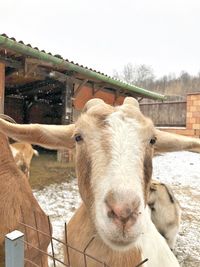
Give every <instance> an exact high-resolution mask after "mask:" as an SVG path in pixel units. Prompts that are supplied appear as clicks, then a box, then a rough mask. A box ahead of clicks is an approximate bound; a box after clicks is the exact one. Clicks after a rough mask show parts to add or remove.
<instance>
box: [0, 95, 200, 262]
mask: <svg viewBox="0 0 200 267" xmlns="http://www.w3.org/2000/svg"><path fill="white" fill-rule="evenodd" d="M0 131H1V132H3V133H5V134H6V135H8V136H10V137H12V138H14V139H17V140H23V141H26V142H30V143H32V144H37V145H41V146H44V147H47V148H51V149H60V148H61V149H62V148H73V147H74V145H75V143H76V171H77V177H78V185H79V191H80V195H81V197H82V200H83V204H82V205H81V207H80V208H79V209H78V210H77V211H76V213H75V215H74V216H73V217H72V219H71V220H70V222H69V224H68V243H69V245H71V246H73V247H75V248H76V249H79V250H81V251H84V249H85V248H86V247H87V245H88V242H89V241H90V240H91V238H92V237H95V238H94V240H93V241H92V243H91V244H90V245H89V247H87V250H86V252H87V254H90V255H92V256H93V257H95V258H97V259H99V260H102V261H104V262H105V263H106V266H110V267H121V266H126V267H134V266H137V265H138V264H139V263H140V262H141V261H142V260H143V259H145V258H148V261H147V262H146V263H144V264H143V266H147V267H161V266H162V267H177V266H179V264H178V261H177V260H176V258H175V256H174V255H173V253H172V252H171V250H170V248H169V247H168V245H167V243H166V242H165V240H164V238H163V237H162V236H161V235H160V234H159V232H158V231H157V229H156V227H155V226H154V224H153V223H152V221H151V218H150V213H149V210H148V206H147V199H148V192H149V186H150V182H151V175H152V157H153V154H154V151H156V153H159V152H168V151H177V150H196V151H200V141H199V140H197V139H193V138H188V137H182V136H179V135H175V134H169V133H165V132H161V131H159V130H157V129H155V128H154V126H153V123H152V122H151V120H150V119H147V118H145V117H144V116H143V115H142V113H141V112H140V110H139V105H138V102H137V101H136V100H134V99H133V98H126V99H125V101H124V104H123V105H122V106H119V107H111V106H109V105H107V104H105V103H104V102H103V101H102V100H96V99H93V100H90V101H89V102H88V103H87V104H86V106H85V110H84V113H83V114H82V116H81V117H80V118H79V119H78V121H77V122H76V124H75V125H74V124H72V125H67V126H66V125H62V126H58V125H40V124H33V125H19V124H11V123H8V122H6V121H4V120H0ZM155 142H156V143H155ZM69 254H70V256H69V257H70V263H71V266H72V267H80V266H85V264H84V261H85V258H84V257H83V256H82V255H81V254H79V253H78V252H76V251H74V250H71V249H70V251H69ZM86 258H87V266H88V267H93V266H95V267H98V266H102V265H100V264H98V263H97V262H95V261H93V260H92V259H88V257H86Z"/></svg>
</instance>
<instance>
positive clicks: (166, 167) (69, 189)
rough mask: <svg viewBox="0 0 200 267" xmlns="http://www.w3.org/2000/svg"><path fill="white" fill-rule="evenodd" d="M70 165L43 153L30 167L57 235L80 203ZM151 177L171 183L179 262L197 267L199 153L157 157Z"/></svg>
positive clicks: (57, 250) (199, 256)
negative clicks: (178, 218) (178, 212)
mask: <svg viewBox="0 0 200 267" xmlns="http://www.w3.org/2000/svg"><path fill="white" fill-rule="evenodd" d="M38 167H39V169H37V168H38ZM66 167H67V169H65V168H66ZM68 167H69V168H68ZM72 168H73V167H72V166H66V165H63V164H61V165H60V163H57V162H55V155H54V156H52V155H50V156H47V157H46V156H45V155H42V157H41V158H40V159H39V158H35V159H34V162H33V166H32V170H31V183H33V185H34V188H37V189H35V190H34V194H35V196H36V198H37V199H38V201H39V203H40V204H41V206H42V207H43V209H44V210H45V211H46V213H47V214H49V215H50V218H51V221H52V224H53V228H54V230H53V231H54V232H53V235H54V236H55V237H57V238H62V237H63V229H64V222H68V221H69V220H70V218H71V216H72V215H73V213H74V211H75V210H76V208H77V207H78V206H79V203H80V197H79V193H78V187H77V181H76V179H72V178H71V177H74V171H73V170H72ZM36 174H37V177H36V176H35V175H36ZM154 177H155V178H157V179H159V180H161V181H162V182H165V183H168V184H170V185H171V187H172V188H173V190H174V193H175V195H176V197H177V199H178V200H179V202H180V205H181V207H182V223H181V229H180V232H179V235H178V238H177V243H176V247H175V254H176V256H177V258H178V261H179V263H180V266H181V267H199V266H200V155H199V154H195V153H189V152H181V153H169V154H166V155H163V156H160V157H156V158H155V159H154ZM37 180H38V181H39V182H38V181H37ZM47 185H48V186H47ZM38 188H43V189H42V190H38ZM55 254H56V255H57V256H58V257H59V258H62V250H61V248H60V246H59V245H55ZM57 266H59V265H57ZM161 267H162V266H161ZM169 267H170V266H169Z"/></svg>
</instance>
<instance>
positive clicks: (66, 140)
mask: <svg viewBox="0 0 200 267" xmlns="http://www.w3.org/2000/svg"><path fill="white" fill-rule="evenodd" d="M0 132H1V133H3V134H5V135H7V136H9V137H11V138H13V139H15V140H17V141H25V142H28V143H31V144H35V145H39V146H43V147H46V148H50V149H60V148H73V147H74V140H73V132H74V124H71V125H44V124H13V123H10V122H7V121H5V120H3V119H0Z"/></svg>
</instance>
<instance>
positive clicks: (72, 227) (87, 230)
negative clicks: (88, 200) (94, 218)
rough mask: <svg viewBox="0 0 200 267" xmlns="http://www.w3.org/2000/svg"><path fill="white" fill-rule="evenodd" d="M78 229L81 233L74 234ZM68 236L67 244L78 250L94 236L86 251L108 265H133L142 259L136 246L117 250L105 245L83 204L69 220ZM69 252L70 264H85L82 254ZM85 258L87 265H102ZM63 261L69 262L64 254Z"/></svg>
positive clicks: (84, 246) (116, 266)
mask: <svg viewBox="0 0 200 267" xmlns="http://www.w3.org/2000/svg"><path fill="white" fill-rule="evenodd" d="M80 229H81V234H76V235H75V234H74V233H78V232H80ZM68 236H69V245H70V246H72V247H75V248H76V249H79V250H80V251H84V249H85V248H86V246H87V245H88V243H89V241H90V240H91V239H92V237H95V238H94V240H93V241H92V243H91V244H90V245H89V247H88V248H87V250H86V253H87V254H88V255H91V256H92V257H94V258H95V259H97V260H99V261H100V262H105V263H106V266H108V267H121V266H126V267H135V266H137V265H138V264H139V263H140V262H141V261H142V258H141V252H140V251H139V250H138V249H136V248H135V249H132V250H129V251H126V252H117V251H113V250H112V249H110V248H109V247H108V246H106V245H105V244H104V243H103V242H102V240H101V239H100V238H99V237H98V235H97V234H96V231H95V228H94V226H93V224H92V222H91V220H90V217H89V215H88V211H87V209H86V207H85V206H84V204H83V205H82V206H81V207H80V208H79V209H78V210H77V211H76V213H75V215H74V216H73V217H72V219H71V220H70V222H69V224H68ZM72 237H73V238H72ZM69 252H70V264H71V266H73V267H74V266H77V267H79V266H82V267H84V266H85V263H84V256H83V254H81V253H78V252H75V251H73V250H72V249H70V251H69ZM86 259H87V266H88V267H101V266H103V264H102V263H98V262H97V261H95V260H92V259H91V258H89V257H86ZM65 262H66V263H68V262H69V261H68V259H67V255H66V254H65Z"/></svg>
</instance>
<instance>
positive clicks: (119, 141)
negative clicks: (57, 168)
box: [92, 111, 144, 250]
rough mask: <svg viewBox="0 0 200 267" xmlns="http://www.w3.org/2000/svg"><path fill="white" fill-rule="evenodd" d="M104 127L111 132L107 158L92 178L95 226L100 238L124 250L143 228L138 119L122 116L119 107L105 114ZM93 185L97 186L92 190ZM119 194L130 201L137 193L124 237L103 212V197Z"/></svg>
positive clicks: (141, 170) (104, 209) (140, 144)
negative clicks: (136, 214)
mask: <svg viewBox="0 0 200 267" xmlns="http://www.w3.org/2000/svg"><path fill="white" fill-rule="evenodd" d="M107 123H108V124H109V127H108V131H109V135H110V136H111V138H110V140H111V144H110V145H111V160H110V163H109V164H108V166H107V168H106V170H105V173H103V175H102V177H100V179H93V181H92V183H93V184H92V186H93V188H94V191H95V200H96V201H95V210H96V220H95V223H96V226H97V229H98V230H99V234H100V236H101V238H102V239H103V240H104V242H105V243H107V244H108V245H109V246H111V247H113V249H117V250H124V249H128V248H129V247H131V246H132V244H133V242H132V241H135V240H136V239H137V238H138V236H139V235H141V233H142V231H143V229H142V224H143V210H144V194H143V185H142V179H143V168H142V166H143V157H144V155H143V143H142V140H141V137H140V130H141V129H140V125H139V123H138V122H137V121H136V120H134V119H130V118H124V117H123V113H122V111H118V112H115V113H113V114H111V115H110V116H109V117H108V118H107ZM95 188H96V189H97V190H95ZM110 191H112V192H114V193H116V194H117V196H119V199H120V196H121V201H126V202H131V201H132V200H133V201H134V197H135V196H137V197H138V198H139V199H140V201H141V202H140V207H139V211H140V212H141V214H140V215H139V217H138V219H137V222H136V223H135V224H134V225H133V226H132V227H131V229H130V230H129V233H128V234H127V236H126V237H122V236H121V235H122V233H121V232H120V231H119V229H118V228H117V226H116V225H115V224H114V223H113V222H112V220H111V219H109V218H108V216H107V210H106V204H105V198H106V195H107V194H108V193H109V192H110ZM107 237H110V239H113V237H115V238H116V239H117V240H120V241H125V242H127V246H123V247H120V246H118V245H115V244H113V243H112V242H111V241H110V240H109V239H108V238H107Z"/></svg>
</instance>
